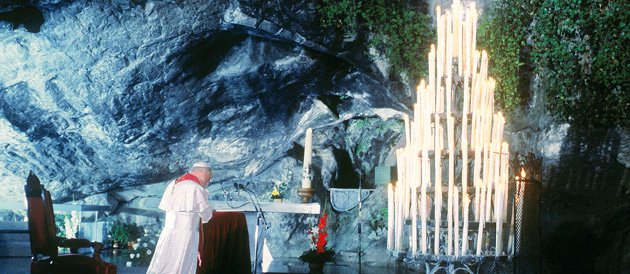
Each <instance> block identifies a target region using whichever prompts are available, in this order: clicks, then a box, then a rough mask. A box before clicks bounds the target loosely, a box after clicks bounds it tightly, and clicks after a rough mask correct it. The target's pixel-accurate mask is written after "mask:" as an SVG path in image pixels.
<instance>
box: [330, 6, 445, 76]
mask: <svg viewBox="0 0 630 274" xmlns="http://www.w3.org/2000/svg"><path fill="white" fill-rule="evenodd" d="M317 9H318V11H319V13H320V14H321V17H322V25H323V26H325V27H334V28H338V29H340V30H342V31H343V32H344V33H345V34H346V35H348V36H351V34H352V33H357V32H359V31H360V30H364V31H366V32H369V33H370V35H369V37H368V43H369V45H368V46H369V47H370V48H372V49H374V50H375V51H376V52H377V53H380V54H381V55H384V56H385V57H387V59H388V60H389V63H390V64H391V69H392V71H393V72H394V73H406V74H407V76H408V77H409V78H410V79H409V80H410V82H411V83H413V82H417V81H418V80H419V79H420V78H422V76H423V75H425V74H426V71H427V54H428V52H429V49H430V48H429V45H430V44H431V41H434V40H435V32H434V31H433V30H432V27H431V26H432V21H431V17H430V16H429V15H428V13H427V11H426V10H425V8H424V7H423V6H422V4H421V5H415V6H413V5H410V4H408V2H407V1H404V0H322V1H321V4H320V5H318V6H317ZM367 54H370V53H367ZM373 57H374V56H373Z"/></svg>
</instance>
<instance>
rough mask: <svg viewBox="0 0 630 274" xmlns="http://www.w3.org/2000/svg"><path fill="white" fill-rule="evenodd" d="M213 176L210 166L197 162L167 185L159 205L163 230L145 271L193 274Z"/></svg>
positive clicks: (208, 210) (209, 209)
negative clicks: (162, 217) (207, 188)
mask: <svg viewBox="0 0 630 274" xmlns="http://www.w3.org/2000/svg"><path fill="white" fill-rule="evenodd" d="M212 177H213V175H212V170H211V169H210V166H209V165H208V164H206V163H203V162H198V163H195V164H194V165H193V167H192V168H191V170H190V172H189V173H187V174H185V175H184V176H182V177H180V178H179V179H177V180H175V181H173V182H171V183H170V184H169V185H168V186H167V187H166V190H165V191H164V195H163V196H162V200H161V201H160V205H159V206H158V208H159V209H162V210H164V211H166V218H165V219H164V229H163V230H162V233H161V234H160V238H159V239H158V242H157V245H156V246H155V252H154V255H153V259H152V260H151V264H150V265H149V269H148V270H147V274H167V273H168V274H195V272H196V271H197V265H198V263H197V260H198V247H199V244H200V243H199V229H200V227H201V223H200V222H204V223H206V222H208V221H209V220H210V218H211V217H212V207H211V205H210V203H209V202H208V194H209V193H208V191H207V190H206V187H208V185H209V184H210V179H211V178H212Z"/></svg>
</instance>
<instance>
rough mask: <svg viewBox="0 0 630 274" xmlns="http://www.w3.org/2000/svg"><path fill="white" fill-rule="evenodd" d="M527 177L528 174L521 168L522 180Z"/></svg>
mask: <svg viewBox="0 0 630 274" xmlns="http://www.w3.org/2000/svg"><path fill="white" fill-rule="evenodd" d="M525 177H527V173H525V168H521V178H523V179H525Z"/></svg>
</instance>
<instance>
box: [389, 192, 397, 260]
mask: <svg viewBox="0 0 630 274" xmlns="http://www.w3.org/2000/svg"><path fill="white" fill-rule="evenodd" d="M395 216H396V213H395V212H394V188H393V186H392V184H391V183H389V184H388V185H387V250H390V251H391V250H394V229H395V228H394V218H395Z"/></svg>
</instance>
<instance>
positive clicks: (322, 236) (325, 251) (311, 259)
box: [299, 207, 335, 273]
mask: <svg viewBox="0 0 630 274" xmlns="http://www.w3.org/2000/svg"><path fill="white" fill-rule="evenodd" d="M324 208H325V207H324ZM327 218H328V214H327V213H326V211H324V214H323V215H322V217H320V218H319V224H318V225H317V226H316V227H312V228H311V230H310V231H309V232H308V234H309V235H310V240H311V247H310V249H309V250H307V251H304V253H302V255H301V256H300V257H299V259H300V261H302V262H303V263H308V267H309V269H310V270H311V271H312V272H315V273H321V272H322V270H323V269H324V264H325V263H327V262H332V261H333V260H334V257H335V251H333V250H331V249H329V248H327V247H326V243H327V241H326V237H327V236H328V233H327V232H326V231H327V230H328V223H327V221H326V219H327Z"/></svg>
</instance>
